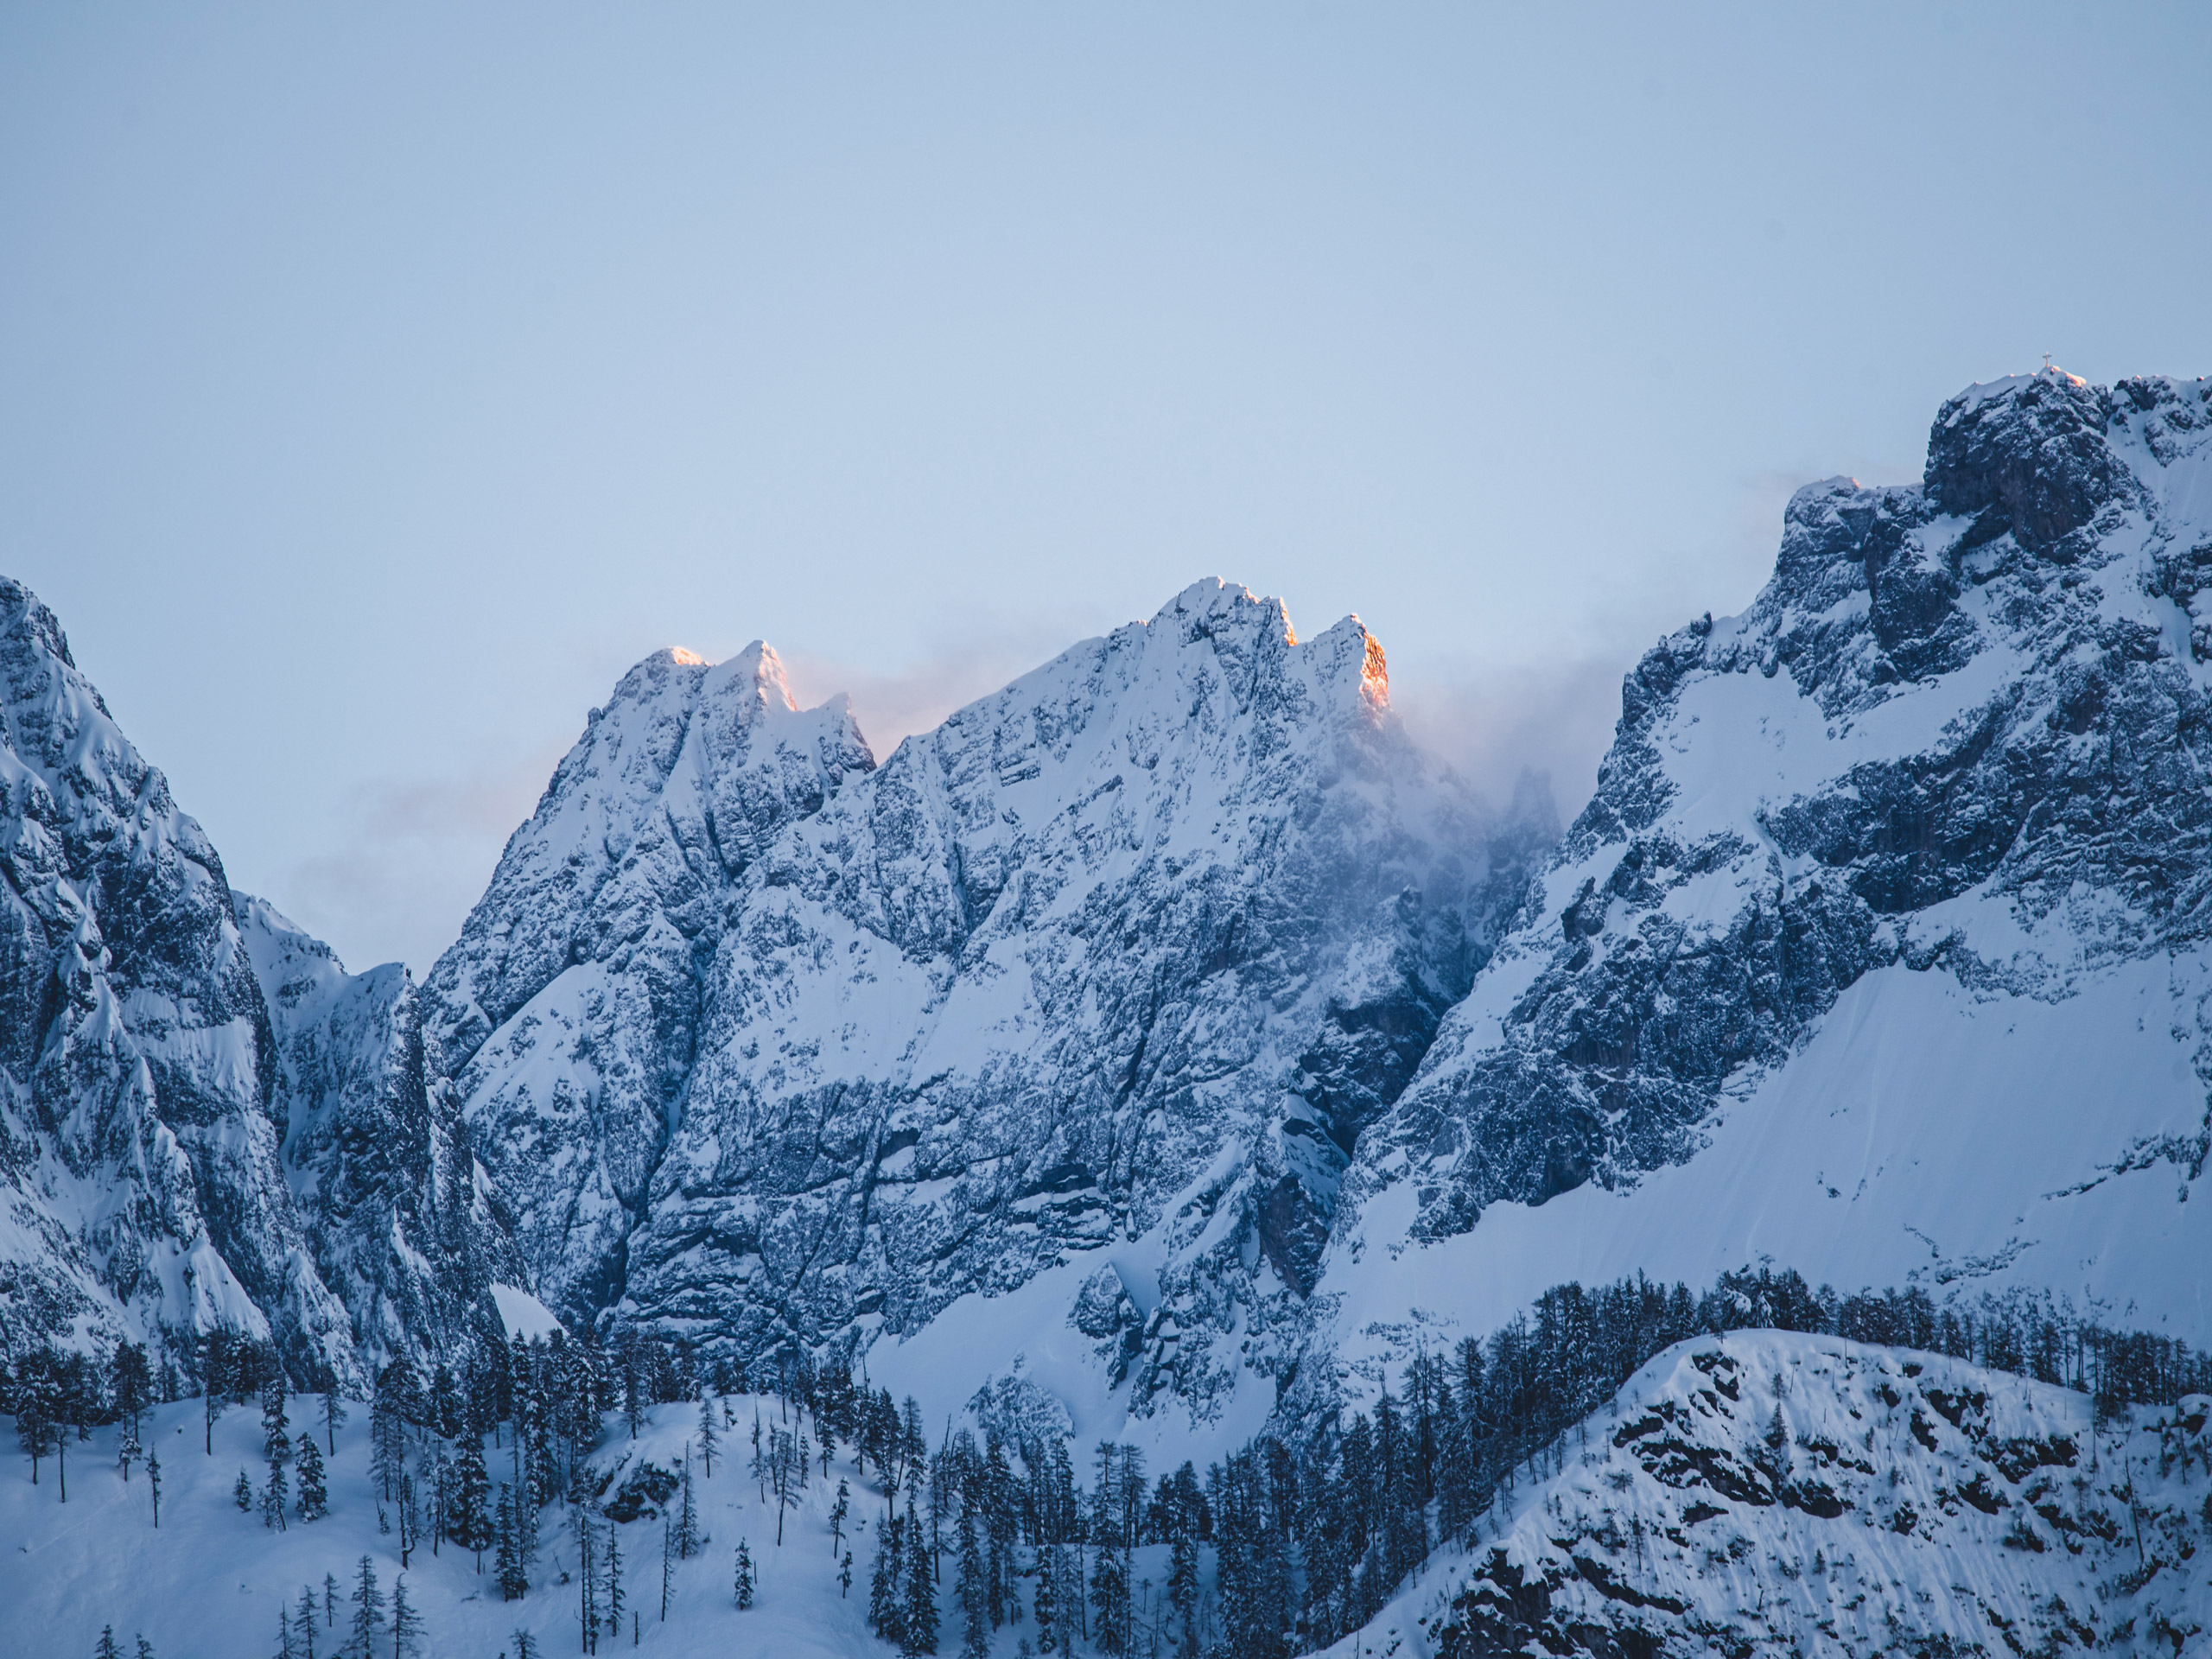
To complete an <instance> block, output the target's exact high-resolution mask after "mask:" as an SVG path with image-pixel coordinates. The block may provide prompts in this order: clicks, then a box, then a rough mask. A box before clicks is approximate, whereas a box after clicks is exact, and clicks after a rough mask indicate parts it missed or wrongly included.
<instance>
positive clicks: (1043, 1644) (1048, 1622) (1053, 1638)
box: [1034, 1544, 1062, 1653]
mask: <svg viewBox="0 0 2212 1659" xmlns="http://www.w3.org/2000/svg"><path fill="white" fill-rule="evenodd" d="M1061 1570H1062V1569H1061V1566H1060V1547H1059V1546H1058V1544H1047V1545H1046V1546H1045V1547H1044V1548H1042V1549H1040V1550H1039V1551H1038V1552H1037V1593H1036V1597H1035V1601H1034V1605H1035V1609H1036V1614H1037V1651H1038V1652H1039V1653H1058V1651H1059V1650H1060V1610H1059V1601H1060V1594H1059V1579H1060V1573H1061Z"/></svg>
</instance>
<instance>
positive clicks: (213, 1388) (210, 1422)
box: [202, 1333, 223, 1458]
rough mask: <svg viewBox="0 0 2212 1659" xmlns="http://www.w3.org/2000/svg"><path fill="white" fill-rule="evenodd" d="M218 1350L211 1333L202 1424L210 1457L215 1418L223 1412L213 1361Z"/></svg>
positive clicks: (219, 1386) (221, 1388)
mask: <svg viewBox="0 0 2212 1659" xmlns="http://www.w3.org/2000/svg"><path fill="white" fill-rule="evenodd" d="M218 1352H219V1349H218V1348H217V1346H216V1344H215V1338H214V1335H213V1333H211V1334H210V1335H209V1337H208V1338H207V1376H206V1377H205V1379H204V1384H205V1388H206V1392H207V1417H206V1421H205V1422H204V1424H203V1425H202V1427H204V1428H205V1430H206V1433H207V1455H208V1456H209V1457H211V1458H212V1457H213V1456H214V1455H215V1420H216V1419H217V1418H218V1417H219V1416H221V1415H222V1414H223V1384H222V1382H221V1380H220V1378H219V1377H218V1376H217V1375H216V1370H217V1366H216V1363H215V1356H216V1354H217V1353H218Z"/></svg>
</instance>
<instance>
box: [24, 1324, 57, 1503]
mask: <svg viewBox="0 0 2212 1659" xmlns="http://www.w3.org/2000/svg"><path fill="white" fill-rule="evenodd" d="M41 1358H42V1357H41ZM51 1406H52V1394H51V1392H50V1390H49V1389H48V1383H47V1374H46V1370H45V1368H44V1366H43V1364H42V1363H40V1360H37V1359H34V1358H33V1357H31V1356H29V1355H26V1356H25V1357H23V1358H22V1360H21V1361H20V1362H18V1363H17V1364H16V1444H17V1445H18V1446H22V1448H23V1450H24V1451H25V1452H27V1453H29V1457H30V1460H31V1484H32V1485H34V1486H35V1485H37V1484H38V1460H39V1459H41V1458H42V1457H45V1456H47V1455H48V1453H49V1452H52V1451H53V1450H54V1445H55V1442H56V1440H57V1438H58V1437H57V1436H56V1434H55V1433H54V1418H53V1416H52V1414H51Z"/></svg>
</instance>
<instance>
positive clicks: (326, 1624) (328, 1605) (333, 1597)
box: [322, 1573, 338, 1630]
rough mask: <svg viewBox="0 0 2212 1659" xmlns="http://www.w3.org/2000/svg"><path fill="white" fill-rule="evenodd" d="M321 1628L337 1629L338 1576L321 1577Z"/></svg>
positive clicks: (326, 1574) (334, 1574)
mask: <svg viewBox="0 0 2212 1659" xmlns="http://www.w3.org/2000/svg"><path fill="white" fill-rule="evenodd" d="M322 1627H323V1628H324V1629H325V1630H336V1629H337V1628H338V1575H337V1574H336V1573H324V1574H323V1575H322Z"/></svg>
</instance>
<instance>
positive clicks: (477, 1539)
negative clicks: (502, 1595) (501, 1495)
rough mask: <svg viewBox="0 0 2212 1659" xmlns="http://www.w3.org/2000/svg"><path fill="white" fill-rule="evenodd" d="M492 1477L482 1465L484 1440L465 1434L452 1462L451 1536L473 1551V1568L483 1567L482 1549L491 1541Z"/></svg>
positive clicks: (482, 1568) (479, 1569) (463, 1546)
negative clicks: (474, 1563)
mask: <svg viewBox="0 0 2212 1659" xmlns="http://www.w3.org/2000/svg"><path fill="white" fill-rule="evenodd" d="M491 1500H492V1476H491V1472H490V1471H488V1470H486V1468H485V1466H484V1442H483V1441H481V1440H478V1439H477V1438H476V1436H475V1435H474V1434H473V1433H470V1434H464V1435H463V1436H462V1437H461V1456H460V1458H459V1459H457V1460H456V1461H455V1463H454V1476H453V1500H452V1511H451V1516H450V1525H451V1536H452V1538H453V1541H454V1542H455V1543H457V1544H459V1545H461V1548H464V1549H471V1550H474V1551H475V1552H476V1570H477V1571H478V1572H479V1573H481V1572H483V1570H484V1552H485V1550H486V1549H487V1548H490V1547H491V1545H492V1542H493V1531H492V1513H491Z"/></svg>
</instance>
